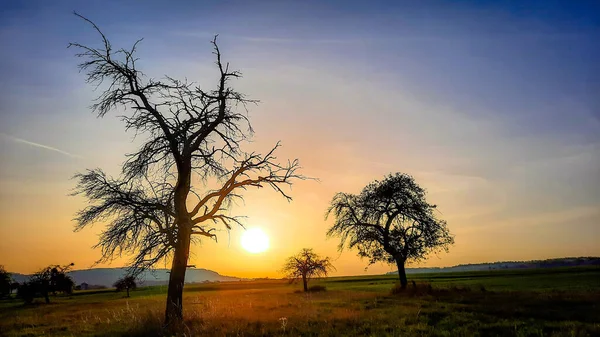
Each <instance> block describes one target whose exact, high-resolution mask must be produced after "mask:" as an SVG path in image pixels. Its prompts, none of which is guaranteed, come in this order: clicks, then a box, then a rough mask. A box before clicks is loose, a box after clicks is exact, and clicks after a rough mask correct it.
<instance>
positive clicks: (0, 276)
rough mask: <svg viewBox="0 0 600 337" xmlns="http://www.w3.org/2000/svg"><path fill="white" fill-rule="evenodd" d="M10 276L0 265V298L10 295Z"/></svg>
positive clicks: (11, 282)
mask: <svg viewBox="0 0 600 337" xmlns="http://www.w3.org/2000/svg"><path fill="white" fill-rule="evenodd" d="M12 284H13V281H12V277H11V275H10V273H9V272H7V271H6V269H4V266H3V265H0V298H3V297H7V296H10V292H11V290H12Z"/></svg>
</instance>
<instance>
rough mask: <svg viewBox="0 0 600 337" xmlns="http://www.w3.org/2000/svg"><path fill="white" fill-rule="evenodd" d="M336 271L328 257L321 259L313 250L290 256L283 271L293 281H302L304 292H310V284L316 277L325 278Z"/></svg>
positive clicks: (306, 249) (303, 250)
mask: <svg viewBox="0 0 600 337" xmlns="http://www.w3.org/2000/svg"><path fill="white" fill-rule="evenodd" d="M332 270H335V268H334V267H333V265H332V264H331V261H330V260H329V258H328V257H324V258H322V257H320V256H319V255H317V254H316V253H315V252H314V251H313V250H312V249H308V248H304V249H302V251H301V252H300V253H298V254H297V255H294V256H290V257H289V258H288V259H287V261H286V263H285V265H284V266H283V268H282V271H283V272H284V273H285V274H286V277H287V278H289V279H290V280H291V281H295V280H297V279H302V285H303V286H304V291H308V282H309V281H310V279H311V278H314V277H324V276H327V274H328V273H329V272H330V271H332Z"/></svg>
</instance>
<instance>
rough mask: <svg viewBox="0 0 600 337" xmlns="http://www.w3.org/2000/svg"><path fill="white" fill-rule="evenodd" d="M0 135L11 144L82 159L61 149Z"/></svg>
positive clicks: (3, 134)
mask: <svg viewBox="0 0 600 337" xmlns="http://www.w3.org/2000/svg"><path fill="white" fill-rule="evenodd" d="M0 135H1V136H3V137H5V138H7V139H9V140H11V141H13V142H15V143H21V144H27V145H31V146H34V147H38V148H41V149H46V150H50V151H54V152H58V153H61V154H64V155H65V156H69V157H71V158H83V157H81V156H78V155H76V154H72V153H70V152H67V151H63V150H61V149H57V148H55V147H52V146H48V145H44V144H40V143H36V142H31V141H28V140H25V139H22V138H18V137H14V136H11V135H8V134H6V133H2V132H0Z"/></svg>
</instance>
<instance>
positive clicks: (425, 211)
mask: <svg viewBox="0 0 600 337" xmlns="http://www.w3.org/2000/svg"><path fill="white" fill-rule="evenodd" d="M425 196H426V193H425V190H424V189H422V188H421V187H420V186H419V185H417V183H416V182H415V180H414V178H413V177H411V176H409V175H407V174H402V173H396V174H393V175H389V176H387V177H385V179H384V180H382V181H377V180H376V181H374V182H372V183H370V184H369V185H367V186H366V187H365V188H364V189H363V190H362V192H361V193H360V194H358V195H354V194H349V193H338V194H336V195H335V196H334V197H333V200H332V201H331V206H330V207H329V209H328V211H327V216H329V215H331V214H333V216H334V218H335V221H334V224H333V226H332V227H331V228H330V229H329V231H328V232H327V235H328V236H339V237H340V238H341V242H340V245H339V248H340V250H341V249H343V248H344V246H345V245H347V246H348V247H349V248H357V249H358V254H359V256H361V257H366V258H368V259H369V263H370V264H373V263H375V262H378V261H382V262H387V263H395V264H396V266H397V267H398V277H399V279H400V284H401V286H402V288H406V285H407V283H408V281H407V279H406V271H405V269H404V265H405V263H406V262H407V261H418V260H422V259H425V258H426V257H427V254H429V253H431V252H435V251H439V250H446V251H447V250H448V248H449V246H450V245H452V244H453V243H454V238H453V236H452V235H451V234H450V231H449V230H448V227H447V225H446V221H444V220H441V219H438V218H437V216H436V214H435V212H434V211H435V209H436V205H432V204H429V203H427V201H426V200H425Z"/></svg>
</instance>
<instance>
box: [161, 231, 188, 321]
mask: <svg viewBox="0 0 600 337" xmlns="http://www.w3.org/2000/svg"><path fill="white" fill-rule="evenodd" d="M181 227H183V226H180V230H181ZM183 232H184V231H181V232H180V233H179V235H178V236H177V237H178V238H177V240H178V242H177V246H176V247H175V252H174V254H173V265H172V266H171V274H170V276H169V288H168V290H167V309H166V311H165V324H166V325H167V326H170V325H171V326H176V325H179V324H180V323H182V322H183V284H184V282H185V271H186V269H187V264H188V257H189V253H190V239H191V236H190V234H189V232H188V233H183Z"/></svg>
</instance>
